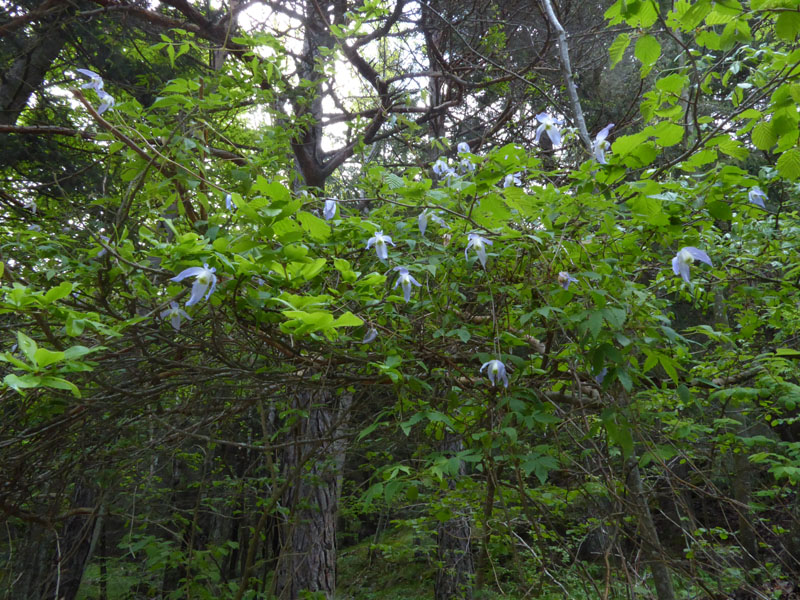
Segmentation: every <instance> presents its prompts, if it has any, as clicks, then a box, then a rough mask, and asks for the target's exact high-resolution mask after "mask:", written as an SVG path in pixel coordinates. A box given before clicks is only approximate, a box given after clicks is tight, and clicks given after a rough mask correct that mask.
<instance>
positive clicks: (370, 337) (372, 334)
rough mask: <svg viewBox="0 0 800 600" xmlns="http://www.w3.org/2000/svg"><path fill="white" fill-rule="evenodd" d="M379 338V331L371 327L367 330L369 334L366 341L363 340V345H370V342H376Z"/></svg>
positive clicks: (365, 337)
mask: <svg viewBox="0 0 800 600" xmlns="http://www.w3.org/2000/svg"><path fill="white" fill-rule="evenodd" d="M377 337H378V330H377V329H375V328H374V327H370V328H369V329H368V330H367V333H366V334H365V335H364V339H363V340H361V343H362V344H369V343H370V342H373V341H375V339H376V338H377Z"/></svg>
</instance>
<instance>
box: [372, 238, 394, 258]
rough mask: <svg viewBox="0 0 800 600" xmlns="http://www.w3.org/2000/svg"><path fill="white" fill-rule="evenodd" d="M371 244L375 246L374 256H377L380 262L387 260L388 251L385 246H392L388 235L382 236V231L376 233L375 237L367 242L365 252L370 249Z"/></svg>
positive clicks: (392, 243)
mask: <svg viewBox="0 0 800 600" xmlns="http://www.w3.org/2000/svg"><path fill="white" fill-rule="evenodd" d="M372 244H375V254H377V255H378V258H379V259H381V260H386V259H387V258H389V249H388V248H387V246H386V244H391V245H392V246H394V242H393V241H392V238H391V237H389V236H388V235H384V234H383V231H376V232H375V235H373V236H372V237H371V238H369V239H368V240H367V250H369V249H370V248H372Z"/></svg>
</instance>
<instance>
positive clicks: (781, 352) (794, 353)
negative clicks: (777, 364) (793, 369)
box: [775, 348, 800, 356]
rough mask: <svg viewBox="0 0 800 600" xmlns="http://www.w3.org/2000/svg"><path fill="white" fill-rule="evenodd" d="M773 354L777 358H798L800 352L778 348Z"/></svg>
mask: <svg viewBox="0 0 800 600" xmlns="http://www.w3.org/2000/svg"><path fill="white" fill-rule="evenodd" d="M775 354H776V355H777V356H800V350H794V349H793V348H778V349H777V350H775Z"/></svg>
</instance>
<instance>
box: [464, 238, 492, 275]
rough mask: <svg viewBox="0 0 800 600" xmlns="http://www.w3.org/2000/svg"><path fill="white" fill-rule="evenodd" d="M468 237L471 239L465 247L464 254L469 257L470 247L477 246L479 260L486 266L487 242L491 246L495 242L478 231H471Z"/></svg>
mask: <svg viewBox="0 0 800 600" xmlns="http://www.w3.org/2000/svg"><path fill="white" fill-rule="evenodd" d="M467 238H468V239H469V241H468V242H467V247H466V248H464V256H465V257H466V258H467V259H468V258H469V256H467V252H468V251H469V249H470V248H475V252H476V253H477V255H478V260H480V261H481V266H482V267H483V268H486V246H487V244H488V245H489V246H491V245H492V244H493V243H494V242H492V241H491V240H487V239H486V238H485V237H482V236H481V235H479V234H477V233H470V234H469V235H468V236H467Z"/></svg>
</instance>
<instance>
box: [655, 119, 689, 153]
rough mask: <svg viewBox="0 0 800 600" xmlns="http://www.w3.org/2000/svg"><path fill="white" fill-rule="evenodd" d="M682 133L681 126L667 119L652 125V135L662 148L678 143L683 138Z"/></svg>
mask: <svg viewBox="0 0 800 600" xmlns="http://www.w3.org/2000/svg"><path fill="white" fill-rule="evenodd" d="M683 134H684V129H683V127H681V126H680V125H676V124H675V123H670V122H669V121H662V122H661V123H658V124H656V125H654V126H653V135H654V136H655V138H656V143H657V144H658V145H659V146H662V147H664V148H667V147H669V146H674V145H675V144H679V143H680V141H681V140H682V139H683Z"/></svg>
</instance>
